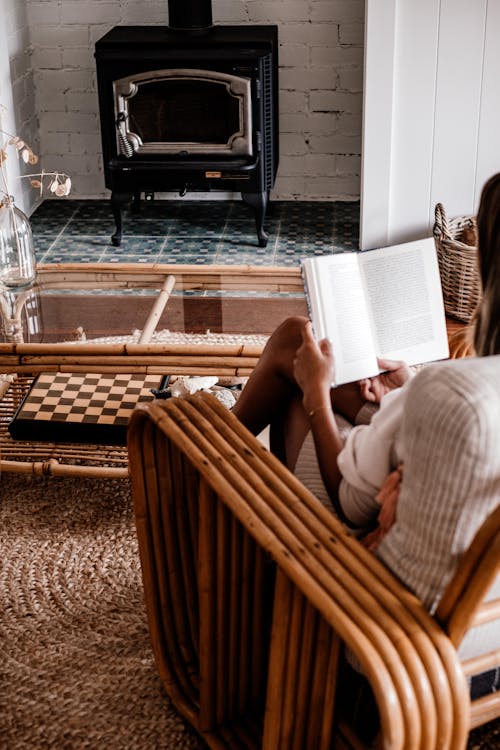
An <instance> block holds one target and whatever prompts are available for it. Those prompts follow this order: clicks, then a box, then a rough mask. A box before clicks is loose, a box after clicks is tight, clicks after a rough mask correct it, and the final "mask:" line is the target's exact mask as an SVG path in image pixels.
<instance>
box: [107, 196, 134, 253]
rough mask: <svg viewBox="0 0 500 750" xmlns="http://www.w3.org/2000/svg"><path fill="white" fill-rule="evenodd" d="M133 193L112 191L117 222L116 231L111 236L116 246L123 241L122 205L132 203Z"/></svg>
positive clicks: (112, 204)
mask: <svg viewBox="0 0 500 750" xmlns="http://www.w3.org/2000/svg"><path fill="white" fill-rule="evenodd" d="M131 200H132V193H115V192H114V191H113V192H112V193H111V210H112V212H113V217H114V220H115V224H116V232H115V233H114V234H113V235H112V237H111V242H112V243H113V245H114V246H115V247H119V246H120V245H121V242H122V206H124V205H125V204H126V203H130V201H131Z"/></svg>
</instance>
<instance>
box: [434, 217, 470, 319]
mask: <svg viewBox="0 0 500 750" xmlns="http://www.w3.org/2000/svg"><path fill="white" fill-rule="evenodd" d="M435 217H436V220H435V223H434V240H435V242H436V249H437V256H438V262H439V273H440V276H441V286H442V289H443V299H444V308H445V310H446V314H447V315H449V316H451V317H453V318H457V320H462V321H464V322H466V323H468V322H469V321H470V319H471V318H472V316H473V314H474V310H475V309H476V306H477V303H478V302H479V299H480V297H481V282H480V278H479V270H478V263H477V247H474V246H472V245H466V244H465V243H463V242H460V240H459V239H458V237H460V235H461V234H462V232H463V231H464V229H466V228H472V227H473V225H474V217H473V216H459V217H458V218H456V219H447V217H446V212H445V210H444V207H443V205H442V204H441V203H438V204H437V205H436V209H435Z"/></svg>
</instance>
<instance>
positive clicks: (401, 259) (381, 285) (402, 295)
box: [359, 237, 449, 364]
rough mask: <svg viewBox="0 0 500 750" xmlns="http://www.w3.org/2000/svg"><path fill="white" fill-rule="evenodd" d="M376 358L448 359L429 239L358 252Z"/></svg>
mask: <svg viewBox="0 0 500 750" xmlns="http://www.w3.org/2000/svg"><path fill="white" fill-rule="evenodd" d="M359 257H360V266H361V271H362V276H363V283H364V286H365V290H366V295H367V299H368V305H369V308H370V313H371V316H372V324H373V328H374V337H375V347H376V352H377V355H378V356H379V357H384V358H386V359H401V360H404V361H405V362H407V363H408V364H420V363H421V362H430V361H434V360H437V359H443V358H445V357H447V356H448V353H449V350H448V338H447V334H446V322H445V314H444V306H443V297H442V291H441V282H440V277H439V267H438V262H437V255H436V249H435V244H434V239H433V238H432V237H430V238H427V239H424V240H417V241H415V242H408V243H405V244H403V245H395V246H393V247H386V248H379V249H377V250H373V251H365V252H363V253H360V255H359Z"/></svg>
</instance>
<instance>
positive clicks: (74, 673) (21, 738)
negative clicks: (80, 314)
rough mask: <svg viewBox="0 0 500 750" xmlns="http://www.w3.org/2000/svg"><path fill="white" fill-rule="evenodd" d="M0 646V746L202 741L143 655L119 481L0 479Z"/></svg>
mask: <svg viewBox="0 0 500 750" xmlns="http://www.w3.org/2000/svg"><path fill="white" fill-rule="evenodd" d="M0 649H1V654H2V655H1V657H0V748H1V750H4V749H5V750H28V748H29V750H47V749H48V748H50V750H80V748H91V749H92V750H108V749H109V750H115V749H117V750H164V749H168V750H171V749H172V750H174V749H175V750H205V749H206V745H205V744H204V743H203V742H202V740H201V739H200V738H199V737H198V735H197V734H196V733H195V732H194V731H193V730H192V729H191V728H190V727H189V725H188V724H187V723H186V722H185V721H184V720H183V719H182V718H181V717H180V716H179V715H178V714H177V713H176V711H175V709H174V708H173V707H172V705H171V704H170V702H169V700H168V698H167V696H166V695H165V693H164V691H163V688H162V685H161V681H160V679H159V677H158V673H157V670H156V667H155V664H154V661H153V657H152V651H151V646H150V642H149V636H148V629H147V622H146V615H145V610H144V605H143V592H142V582H141V573H140V565H139V559H138V552H137V543H136V536H135V527H134V521H133V514H132V506H131V498H130V489H129V483H128V480H125V479H123V480H110V479H69V478H59V477H53V478H43V477H25V476H19V475H13V474H3V475H2V476H1V477H0ZM493 748H497V749H498V748H500V727H499V726H498V724H496V725H495V724H494V725H492V726H490V727H487V728H482V729H480V730H477V731H476V732H475V733H474V735H473V736H472V737H471V740H470V742H469V750H490V749H493ZM307 750H310V749H309V748H307ZM311 750H312V749H311Z"/></svg>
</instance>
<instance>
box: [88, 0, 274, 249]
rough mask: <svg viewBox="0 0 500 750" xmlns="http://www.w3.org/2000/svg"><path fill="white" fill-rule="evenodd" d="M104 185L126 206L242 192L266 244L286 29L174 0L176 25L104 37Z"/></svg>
mask: <svg viewBox="0 0 500 750" xmlns="http://www.w3.org/2000/svg"><path fill="white" fill-rule="evenodd" d="M95 57H96V65H97V82H98V91H99V110H100V119H101V135H102V148H103V157H104V174H105V183H106V187H107V188H109V189H110V190H111V206H112V211H113V215H114V218H115V222H116V232H115V234H114V235H113V237H112V242H113V244H114V245H119V244H120V242H121V236H122V216H121V213H122V208H123V206H124V205H125V204H126V203H130V202H132V206H133V207H134V208H136V209H138V207H139V204H140V199H141V194H142V193H144V196H145V197H146V198H149V199H150V198H152V197H153V196H154V193H155V191H158V192H159V191H167V190H176V191H179V193H180V194H181V195H184V194H185V193H186V192H187V191H191V190H193V191H210V190H225V191H239V192H241V197H242V199H243V201H245V202H246V203H248V204H249V205H250V206H251V207H252V208H253V209H254V212H255V222H256V228H257V236H258V241H259V245H260V246H261V247H264V246H265V245H266V243H267V235H266V233H265V231H264V220H265V215H266V208H267V204H268V200H269V192H270V190H271V188H272V187H273V185H274V181H275V178H276V172H277V168H278V154H279V147H278V31H277V27H276V26H273V25H268V26H267V25H266V26H253V25H244V26H214V25H212V9H211V4H210V0H170V2H169V25H168V26H115V27H114V28H113V29H111V31H109V32H108V33H107V34H106V35H105V36H103V37H102V38H101V39H99V41H98V42H97V43H96V46H95Z"/></svg>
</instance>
